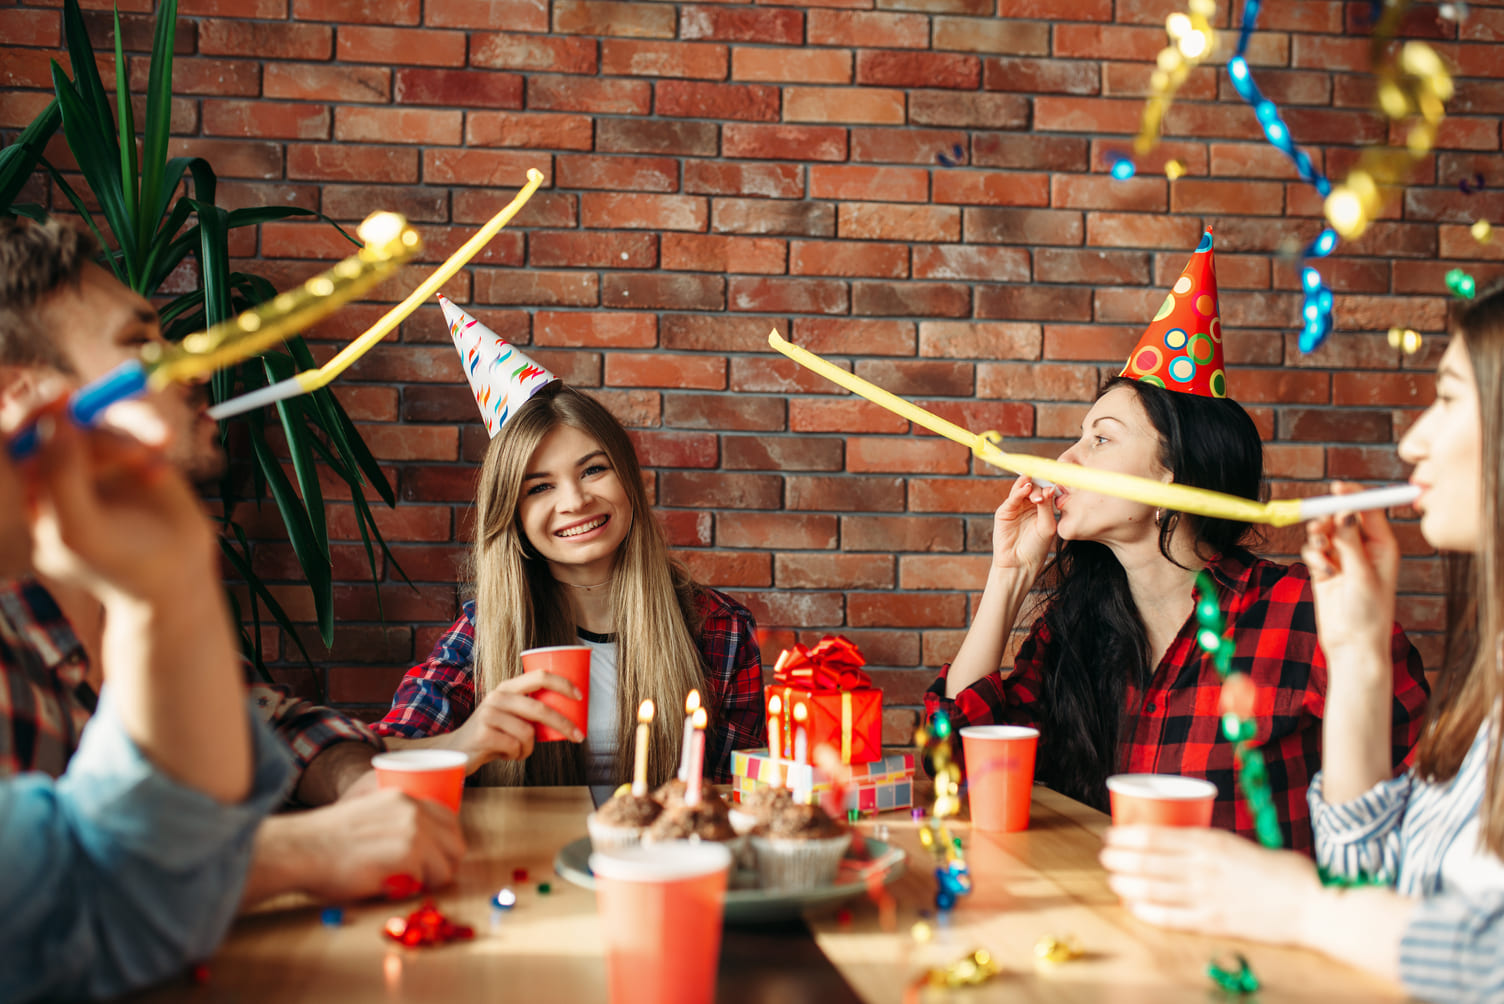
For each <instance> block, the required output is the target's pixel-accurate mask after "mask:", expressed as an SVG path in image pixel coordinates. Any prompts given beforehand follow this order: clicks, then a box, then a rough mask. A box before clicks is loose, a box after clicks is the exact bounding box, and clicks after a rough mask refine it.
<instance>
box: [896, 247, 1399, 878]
mask: <svg viewBox="0 0 1504 1004" xmlns="http://www.w3.org/2000/svg"><path fill="white" fill-rule="evenodd" d="M1210 258H1211V246H1210V237H1209V236H1208V237H1207V238H1205V239H1203V243H1202V247H1201V248H1200V249H1198V252H1197V254H1196V255H1195V256H1194V257H1193V258H1192V262H1191V265H1190V266H1188V267H1187V269H1186V272H1185V274H1184V275H1182V276H1181V279H1180V281H1179V282H1177V284H1176V286H1175V288H1174V291H1173V292H1172V293H1171V294H1170V297H1169V299H1168V300H1167V301H1166V304H1165V307H1164V308H1162V309H1161V311H1160V314H1159V317H1157V318H1156V320H1155V322H1154V324H1151V326H1150V327H1149V329H1148V331H1146V332H1145V335H1144V338H1143V340H1142V341H1141V342H1140V343H1139V346H1138V348H1136V349H1135V350H1134V355H1133V356H1132V357H1130V361H1129V364H1128V367H1127V368H1126V369H1125V370H1124V373H1125V374H1126V376H1120V377H1118V378H1116V379H1114V380H1112V381H1110V382H1109V383H1108V384H1107V385H1106V386H1105V387H1104V388H1103V392H1102V394H1101V395H1100V396H1099V397H1098V398H1097V400H1096V403H1095V404H1093V406H1092V408H1091V410H1090V411H1089V412H1088V413H1087V415H1086V418H1085V420H1084V421H1083V422H1082V424H1081V438H1080V439H1079V440H1078V441H1077V442H1076V443H1075V444H1074V445H1072V446H1071V447H1070V449H1068V450H1066V451H1065V453H1064V454H1062V455H1061V458H1060V459H1061V460H1063V461H1065V462H1067V463H1073V464H1081V465H1082V466H1085V467H1093V468H1099V469H1102V470H1111V471H1119V472H1123V473H1126V474H1135V475H1139V476H1141V477H1147V478H1154V479H1157V480H1160V481H1166V482H1174V483H1177V484H1185V485H1192V486H1195V487H1200V488H1208V489H1212V490H1215V491H1220V492H1226V493H1229V494H1233V495H1239V496H1242V497H1244V498H1257V497H1258V493H1259V485H1260V482H1261V480H1262V468H1263V449H1262V446H1261V444H1260V441H1259V435H1258V430H1257V429H1256V428H1255V426H1254V424H1253V421H1252V420H1251V419H1250V418H1249V417H1248V414H1247V413H1246V412H1245V411H1244V410H1243V409H1242V408H1241V407H1240V406H1239V405H1238V404H1237V403H1236V402H1234V401H1232V400H1229V399H1227V398H1226V397H1224V396H1222V394H1223V393H1225V388H1226V377H1225V373H1224V371H1223V370H1222V367H1221V365H1220V364H1221V330H1220V325H1219V324H1218V322H1217V320H1216V287H1215V279H1214V277H1213V275H1212V271H1211V262H1210ZM1203 338H1204V339H1206V341H1205V343H1204V344H1203V343H1202V342H1200V341H1199V339H1203ZM1186 360H1189V362H1186ZM1208 371H1210V372H1208ZM1057 513H1058V516H1057ZM1249 529H1250V528H1249V526H1248V525H1247V524H1244V523H1237V522H1232V521H1228V520H1218V519H1207V518H1202V517H1198V516H1191V515H1184V514H1180V513H1176V512H1170V511H1167V510H1156V509H1154V508H1152V507H1150V506H1145V505H1141V504H1139V503H1135V502H1128V501H1124V500H1122V499H1116V498H1111V497H1107V496H1102V495H1097V494H1095V493H1092V492H1085V491H1066V490H1064V489H1059V488H1053V487H1051V488H1045V489H1041V488H1040V487H1039V486H1037V485H1034V484H1032V483H1031V482H1030V481H1029V480H1028V479H1024V478H1021V479H1019V480H1018V481H1016V482H1014V484H1013V488H1012V490H1011V491H1010V492H1009V494H1008V498H1007V500H1006V501H1005V502H1003V504H1002V505H1001V506H999V507H998V509H997V512H996V514H995V516H994V521H993V556H992V566H991V568H990V570H989V572H988V576H987V584H986V587H985V588H984V590H983V592H982V598H981V601H980V603H979V605H978V607H977V610H976V615H975V617H974V619H973V621H972V625H971V628H970V630H969V631H968V632H967V635H966V638H965V640H964V641H963V642H962V645H961V648H960V650H959V651H958V652H957V654H956V657H955V660H954V661H953V662H952V663H951V664H950V665H949V666H947V667H945V668H944V669H942V670H941V672H940V676H939V679H937V680H936V681H935V683H934V685H933V686H932V687H931V688H930V692H929V694H928V695H927V696H926V702H925V703H926V710H927V712H928V713H929V714H930V715H933V714H934V713H936V712H942V711H943V712H945V713H946V714H947V715H948V716H949V717H950V719H951V722H952V725H953V726H954V727H956V728H960V727H963V726H966V725H973V724H984V723H991V722H1001V723H1009V724H1019V725H1032V726H1034V727H1035V728H1038V729H1039V731H1040V740H1039V741H1040V747H1039V754H1038V761H1037V763H1038V766H1037V768H1036V778H1037V780H1039V781H1040V782H1041V783H1044V784H1047V785H1049V786H1050V787H1052V788H1054V789H1056V790H1058V791H1060V792H1062V793H1063V794H1066V795H1069V796H1070V797H1072V798H1075V799H1078V800H1080V801H1083V802H1086V803H1088V804H1090V805H1094V806H1097V807H1099V808H1103V809H1105V808H1106V807H1107V788H1106V779H1107V777H1108V776H1109V775H1111V774H1115V773H1159V774H1181V775H1185V776H1188V777H1199V778H1205V779H1206V780H1208V781H1211V782H1212V783H1213V784H1215V785H1216V786H1217V801H1216V805H1215V807H1214V809H1213V814H1212V823H1213V825H1214V826H1218V827H1221V828H1223V829H1228V830H1234V831H1236V832H1238V833H1242V834H1245V835H1249V836H1252V835H1253V832H1254V831H1253V820H1252V817H1251V816H1250V815H1249V814H1248V811H1247V808H1246V806H1244V805H1242V804H1241V803H1239V802H1238V801H1237V800H1236V799H1235V798H1234V788H1233V756H1232V747H1231V745H1230V744H1229V743H1227V742H1226V741H1224V740H1223V738H1222V736H1221V734H1220V731H1219V717H1220V716H1219V712H1218V708H1217V702H1218V695H1219V692H1220V687H1221V684H1220V680H1219V678H1218V676H1217V673H1216V670H1215V668H1214V667H1213V666H1212V665H1211V662H1210V660H1209V659H1206V658H1204V656H1203V653H1202V652H1201V650H1200V649H1199V648H1198V647H1197V645H1196V620H1195V616H1194V606H1195V600H1194V592H1193V585H1194V581H1195V578H1196V573H1197V572H1199V571H1201V570H1202V569H1203V568H1204V569H1207V570H1208V571H1210V573H1211V575H1212V577H1213V578H1214V579H1215V581H1216V584H1217V600H1218V603H1219V604H1220V606H1221V608H1222V614H1223V617H1224V618H1225V620H1226V622H1227V624H1228V626H1229V630H1230V632H1231V637H1232V638H1233V640H1234V643H1235V646H1236V649H1235V655H1234V658H1233V665H1234V668H1236V669H1239V670H1243V671H1246V672H1247V673H1248V674H1249V675H1250V677H1251V678H1252V681H1253V683H1254V685H1255V688H1256V690H1255V695H1256V696H1255V698H1254V700H1255V706H1254V711H1255V718H1256V721H1257V724H1258V732H1257V735H1256V737H1255V742H1257V743H1258V744H1259V745H1260V746H1261V747H1262V750H1263V753H1264V757H1265V759H1266V760H1267V762H1268V766H1269V781H1270V784H1271V786H1272V788H1273V791H1274V797H1275V803H1276V806H1277V808H1278V810H1279V814H1280V822H1281V825H1282V827H1283V829H1284V831H1285V840H1286V844H1287V846H1292V847H1295V848H1298V849H1300V850H1303V851H1306V852H1307V853H1309V851H1310V848H1311V831H1310V820H1309V812H1308V810H1307V807H1306V789H1307V787H1308V786H1309V784H1310V780H1311V777H1312V776H1313V775H1314V774H1315V773H1316V771H1317V770H1318V769H1319V767H1320V765H1321V718H1322V715H1323V712H1324V705H1325V695H1326V685H1327V674H1326V663H1325V660H1324V659H1323V657H1322V653H1321V650H1320V647H1319V646H1318V644H1317V638H1316V621H1315V615H1314V612H1313V607H1312V599H1311V585H1310V577H1309V575H1308V574H1307V572H1306V569H1305V567H1304V566H1302V565H1298V564H1297V565H1290V566H1284V565H1278V564H1275V563H1273V562H1269V561H1263V560H1260V559H1258V558H1255V557H1254V556H1253V555H1252V554H1250V553H1249V552H1248V551H1246V550H1245V549H1244V548H1243V547H1242V546H1241V545H1242V543H1243V541H1244V539H1245V537H1246V536H1247V535H1248V531H1249ZM1057 537H1058V542H1057ZM1052 545H1055V546H1056V554H1055V558H1054V561H1053V562H1050V563H1049V564H1047V558H1048V556H1049V553H1050V549H1051V546H1052ZM1041 578H1043V584H1044V586H1045V598H1044V601H1043V612H1042V613H1041V614H1040V616H1039V617H1038V618H1037V619H1036V620H1035V621H1034V623H1033V627H1032V629H1031V630H1030V632H1029V635H1028V637H1027V639H1026V640H1025V641H1024V643H1023V645H1022V647H1021V648H1020V649H1019V652H1018V655H1017V657H1016V658H1015V659H1014V663H1013V669H1012V671H1011V672H1010V673H1008V674H1007V675H1006V676H1005V675H1004V674H1003V672H1002V671H1001V670H1000V669H999V667H1000V665H1001V664H1002V661H1003V655H1004V649H1005V647H1006V645H1007V641H1008V636H1009V633H1010V632H1011V631H1012V630H1013V628H1014V626H1015V624H1017V623H1019V618H1020V616H1021V614H1022V613H1023V611H1024V607H1025V605H1026V600H1027V596H1028V594H1029V592H1030V590H1031V589H1033V588H1034V587H1035V585H1036V583H1037V582H1039V581H1040V580H1041ZM1389 640H1390V645H1389V655H1390V659H1391V662H1392V664H1393V688H1392V689H1393V702H1392V706H1391V708H1390V721H1391V743H1390V750H1389V752H1390V765H1391V767H1393V768H1398V767H1399V766H1400V765H1401V763H1402V762H1403V761H1404V759H1405V757H1406V756H1407V754H1408V753H1409V751H1410V749H1411V747H1412V746H1413V745H1414V744H1415V741H1416V739H1417V738H1418V737H1419V728H1420V719H1419V715H1420V713H1421V710H1422V708H1423V707H1424V705H1425V702H1426V697H1427V690H1426V684H1425V678H1424V675H1423V669H1422V666H1421V661H1420V657H1419V656H1418V655H1417V654H1416V652H1415V650H1414V648H1413V647H1412V646H1411V645H1410V643H1409V641H1408V640H1407V639H1406V638H1405V635H1404V633H1403V632H1402V631H1401V630H1400V629H1399V628H1398V626H1394V627H1392V629H1391V633H1390V639H1389Z"/></svg>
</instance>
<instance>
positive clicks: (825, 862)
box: [752, 802, 851, 889]
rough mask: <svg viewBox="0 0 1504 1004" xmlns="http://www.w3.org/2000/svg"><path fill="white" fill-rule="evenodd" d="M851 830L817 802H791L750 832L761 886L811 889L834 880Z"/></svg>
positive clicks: (849, 838)
mask: <svg viewBox="0 0 1504 1004" xmlns="http://www.w3.org/2000/svg"><path fill="white" fill-rule="evenodd" d="M850 844H851V831H850V830H848V829H847V828H846V827H845V826H844V825H842V824H841V823H839V822H838V821H836V820H834V819H832V818H831V817H830V816H829V815H828V814H827V813H826V812H825V810H824V809H822V808H820V807H819V806H818V805H800V804H797V803H794V802H790V803H789V804H788V805H786V806H783V807H782V808H779V809H777V810H776V811H774V812H773V813H772V814H771V816H770V818H769V819H768V822H767V823H765V824H763V825H761V826H759V827H758V828H757V830H756V831H754V832H753V834H752V847H753V849H754V850H756V852H757V880H758V884H759V885H761V886H762V887H763V888H764V889H812V888H814V887H816V886H822V885H829V884H830V883H831V882H833V881H834V880H835V877H836V870H837V869H838V868H839V867H840V865H841V858H842V857H843V856H844V855H845V854H846V848H847V847H848V846H850Z"/></svg>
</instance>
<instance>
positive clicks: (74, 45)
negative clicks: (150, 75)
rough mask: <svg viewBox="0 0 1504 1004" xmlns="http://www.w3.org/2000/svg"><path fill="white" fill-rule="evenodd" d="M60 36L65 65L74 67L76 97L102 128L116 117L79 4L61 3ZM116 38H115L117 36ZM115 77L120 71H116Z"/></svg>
mask: <svg viewBox="0 0 1504 1004" xmlns="http://www.w3.org/2000/svg"><path fill="white" fill-rule="evenodd" d="M63 36H64V38H65V39H66V42H67V46H68V62H69V63H70V64H71V65H72V67H73V81H74V83H75V84H77V85H78V96H79V99H80V100H81V101H83V102H84V103H85V104H86V105H87V107H88V110H89V114H90V115H91V116H92V117H93V118H94V120H95V121H96V122H98V123H100V124H101V125H103V124H104V123H107V122H109V121H111V120H112V119H113V118H114V117H115V116H114V115H113V114H112V113H111V111H110V102H109V99H108V98H106V97H105V94H104V82H103V81H101V80H100V78H99V62H98V59H97V58H96V57H95V55H94V45H93V43H91V42H90V41H89V29H88V28H86V27H84V16H83V12H82V11H80V10H79V8H78V0H63ZM117 37H118V36H117ZM116 72H117V74H118V73H119V72H120V68H119V67H117V69H116Z"/></svg>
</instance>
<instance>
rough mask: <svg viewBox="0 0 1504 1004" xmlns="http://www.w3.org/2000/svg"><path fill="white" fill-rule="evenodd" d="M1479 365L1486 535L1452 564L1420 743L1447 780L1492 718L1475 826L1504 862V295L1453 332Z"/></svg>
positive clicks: (1423, 765)
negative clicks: (1442, 640)
mask: <svg viewBox="0 0 1504 1004" xmlns="http://www.w3.org/2000/svg"><path fill="white" fill-rule="evenodd" d="M1452 337H1453V338H1457V339H1460V340H1461V341H1462V344H1463V346H1464V347H1465V348H1466V349H1467V354H1468V359H1469V360H1470V361H1471V362H1472V364H1473V377H1474V380H1475V382H1476V383H1477V390H1478V417H1479V422H1480V427H1481V431H1482V436H1481V438H1482V456H1481V458H1480V463H1481V464H1482V469H1481V475H1480V481H1481V484H1482V486H1483V493H1482V494H1483V500H1482V527H1481V532H1480V534H1479V541H1478V550H1477V551H1476V552H1474V553H1472V554H1468V555H1449V556H1448V557H1447V561H1446V565H1447V644H1446V658H1445V659H1444V663H1443V667H1442V670H1441V673H1440V675H1439V678H1438V680H1437V683H1436V692H1435V693H1434V694H1433V695H1432V698H1431V713H1430V721H1429V723H1428V727H1427V729H1426V731H1425V733H1424V735H1422V737H1421V740H1420V742H1419V743H1418V744H1416V749H1415V766H1416V771H1417V773H1418V774H1419V775H1420V776H1421V777H1424V778H1426V779H1427V780H1430V781H1438V782H1440V781H1448V780H1450V779H1452V778H1453V777H1455V776H1456V775H1457V771H1458V770H1459V769H1461V767H1462V761H1463V758H1464V757H1466V756H1467V752H1468V750H1469V749H1470V748H1471V747H1472V745H1473V741H1474V740H1475V739H1476V738H1477V735H1478V729H1479V728H1481V727H1482V725H1483V722H1484V718H1485V716H1491V717H1492V719H1493V721H1492V729H1493V734H1492V736H1491V737H1490V739H1489V748H1488V771H1487V780H1486V781H1485V787H1484V793H1483V804H1482V807H1481V812H1480V814H1479V820H1478V825H1479V828H1480V829H1481V831H1482V835H1483V842H1484V844H1485V845H1486V846H1487V847H1488V849H1489V850H1491V851H1492V852H1493V853H1494V854H1496V855H1498V856H1500V857H1504V702H1501V699H1500V698H1501V695H1504V679H1501V674H1504V665H1501V658H1504V656H1501V652H1504V463H1501V458H1504V452H1501V451H1504V291H1499V292H1495V293H1493V294H1492V295H1489V296H1485V297H1483V298H1481V299H1479V300H1477V301H1475V302H1474V303H1473V304H1471V305H1470V306H1469V307H1467V309H1466V310H1464V311H1463V313H1462V314H1461V317H1460V318H1459V319H1458V320H1457V322H1456V323H1455V324H1453V325H1452Z"/></svg>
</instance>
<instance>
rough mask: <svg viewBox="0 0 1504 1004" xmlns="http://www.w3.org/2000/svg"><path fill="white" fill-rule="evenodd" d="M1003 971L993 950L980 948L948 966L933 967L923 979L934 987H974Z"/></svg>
mask: <svg viewBox="0 0 1504 1004" xmlns="http://www.w3.org/2000/svg"><path fill="white" fill-rule="evenodd" d="M1002 971H1003V967H1002V966H1000V965H998V962H997V960H996V959H994V958H993V957H992V953H991V952H989V951H987V949H985V948H978V949H976V950H974V951H972V952H971V953H969V954H967V955H964V956H962V957H961V958H959V959H957V960H956V961H955V962H952V963H951V964H950V965H948V966H938V967H936V968H934V969H931V970H930V971H929V972H927V973H925V974H924V976H923V977H922V978H921V979H922V981H923V982H924V983H925V984H927V985H929V986H932V987H952V988H954V987H972V986H977V985H978V984H982V983H986V982H987V981H988V980H990V979H992V977H994V976H996V975H997V974H998V973H1000V972H1002Z"/></svg>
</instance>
